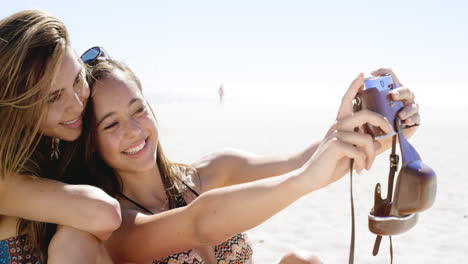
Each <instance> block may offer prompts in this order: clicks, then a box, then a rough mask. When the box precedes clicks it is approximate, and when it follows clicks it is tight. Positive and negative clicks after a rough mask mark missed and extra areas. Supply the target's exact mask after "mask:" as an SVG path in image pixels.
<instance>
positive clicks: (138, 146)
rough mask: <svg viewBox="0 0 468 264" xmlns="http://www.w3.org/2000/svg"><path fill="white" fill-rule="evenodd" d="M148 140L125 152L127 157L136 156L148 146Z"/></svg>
mask: <svg viewBox="0 0 468 264" xmlns="http://www.w3.org/2000/svg"><path fill="white" fill-rule="evenodd" d="M147 140H148V138H146V139H145V140H143V142H141V143H140V144H138V145H137V146H135V147H132V148H129V149H127V150H125V151H123V153H124V154H126V155H135V154H137V153H139V152H140V151H141V150H142V149H143V148H144V147H145V146H146V143H147Z"/></svg>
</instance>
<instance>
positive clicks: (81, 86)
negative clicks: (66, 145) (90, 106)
mask: <svg viewBox="0 0 468 264" xmlns="http://www.w3.org/2000/svg"><path fill="white" fill-rule="evenodd" d="M88 97H89V86H88V83H87V82H86V80H85V69H84V66H83V64H82V63H81V62H80V59H79V58H78V56H76V54H75V53H74V52H73V50H72V49H71V48H70V47H66V48H65V50H64V54H63V58H62V61H61V62H60V66H59V71H58V72H57V76H56V77H55V79H54V80H53V83H52V87H51V89H50V91H49V92H48V98H47V103H48V107H47V114H46V116H45V118H44V119H43V120H42V122H41V124H40V131H41V133H43V134H44V135H46V136H49V137H55V138H59V139H63V140H66V141H74V140H76V139H78V137H79V136H80V135H81V131H82V114H83V111H84V107H85V105H86V101H87V100H88Z"/></svg>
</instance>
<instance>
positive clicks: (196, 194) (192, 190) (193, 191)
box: [181, 180, 200, 196]
mask: <svg viewBox="0 0 468 264" xmlns="http://www.w3.org/2000/svg"><path fill="white" fill-rule="evenodd" d="M181 182H182V184H184V185H185V187H187V188H188V189H189V191H191V192H192V193H193V194H195V196H200V195H199V194H198V193H197V191H195V190H194V189H192V187H190V186H188V184H186V183H185V182H184V181H182V180H181Z"/></svg>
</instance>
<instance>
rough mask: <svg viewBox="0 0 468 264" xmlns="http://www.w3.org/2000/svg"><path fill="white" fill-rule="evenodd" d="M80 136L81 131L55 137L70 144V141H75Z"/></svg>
mask: <svg viewBox="0 0 468 264" xmlns="http://www.w3.org/2000/svg"><path fill="white" fill-rule="evenodd" d="M80 136H81V129H80V131H77V132H73V133H66V134H61V135H56V136H55V137H56V138H59V139H60V140H63V141H69V142H72V141H75V140H77V139H78V138H79V137H80Z"/></svg>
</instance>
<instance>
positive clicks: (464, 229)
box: [156, 105, 468, 263]
mask: <svg viewBox="0 0 468 264" xmlns="http://www.w3.org/2000/svg"><path fill="white" fill-rule="evenodd" d="M156 111H157V115H158V120H159V122H160V126H161V131H160V133H161V140H162V144H163V147H164V148H165V150H166V152H167V154H168V155H169V157H170V158H171V159H173V160H175V161H181V162H186V163H190V162H193V161H195V160H196V159H198V158H200V157H201V156H202V155H204V154H207V153H210V152H213V151H215V150H219V149H223V148H236V149H241V150H245V151H248V152H252V153H255V154H260V155H277V154H287V153H292V152H295V151H299V150H301V149H303V148H305V147H306V146H308V145H309V144H311V143H312V142H314V141H315V140H317V139H320V138H321V137H322V136H323V134H324V132H325V130H326V129H327V128H328V126H329V125H330V124H331V121H332V120H333V118H334V116H335V109H334V108H330V110H323V109H322V110H318V109H313V108H310V107H309V108H307V107H301V106H294V107H292V106H271V105H270V106H229V105H228V106H224V107H222V106H219V105H211V106H210V105H205V106H201V105H162V106H157V107H156ZM467 115H468V107H464V108H450V109H447V108H442V107H440V108H432V109H426V111H424V110H422V118H423V125H422V126H421V127H420V129H419V131H418V133H417V134H416V135H415V136H414V137H413V138H412V139H411V140H410V142H411V143H412V144H413V145H414V146H415V147H416V149H417V150H418V151H419V154H420V155H421V157H422V159H423V160H424V162H425V163H427V164H429V165H430V166H431V167H432V168H433V169H434V170H435V171H436V173H437V175H438V192H437V198H436V202H435V204H434V206H433V207H432V208H431V209H429V210H428V211H426V212H423V213H421V214H420V215H419V222H418V224H417V225H416V226H415V227H414V228H413V229H412V230H410V231H409V232H407V233H405V234H402V235H399V236H394V237H393V242H394V243H393V246H394V261H395V263H468V205H467V203H468V191H467V189H468V175H467V173H466V170H465V171H463V168H464V167H465V166H468V150H467V149H468V140H467V139H466V135H467V133H468V117H467ZM387 174H388V154H387V153H385V154H383V155H381V156H380V157H379V158H378V159H377V160H376V162H375V164H374V166H373V168H372V169H371V171H370V172H363V173H362V174H361V175H356V177H355V179H354V190H355V192H354V197H355V211H356V232H357V235H356V253H355V254H356V257H355V262H356V263H390V259H389V249H388V239H387V238H384V239H383V240H382V244H381V248H380V253H379V255H378V256H376V257H373V256H372V254H371V251H372V247H373V243H374V240H375V236H374V235H372V234H371V233H370V232H369V231H368V229H367V214H368V212H369V210H370V208H371V207H372V203H373V201H372V199H373V198H372V197H373V189H374V186H375V184H376V183H377V182H386V178H387ZM383 187H384V189H386V186H385V185H384V186H383ZM272 202H275V201H272ZM248 233H249V235H250V239H251V241H252V242H253V245H254V260H255V262H256V263H277V262H278V260H279V259H280V258H281V256H283V255H284V254H285V253H287V252H288V251H291V250H297V249H300V250H307V251H310V252H315V253H316V254H318V255H319V256H321V257H322V259H323V260H324V261H325V263H347V259H348V252H349V245H350V234H351V217H350V205H349V176H345V177H344V178H343V179H342V180H340V181H338V182H336V183H334V184H332V185H331V186H329V187H327V188H325V189H322V190H320V191H317V192H315V193H312V194H310V195H308V196H306V197H304V198H302V199H301V200H299V201H297V202H296V203H295V204H293V205H292V206H290V207H289V208H287V209H286V210H284V211H282V212H281V213H279V214H278V215H276V216H274V217H272V218H271V219H269V220H268V221H266V222H265V223H263V224H262V225H260V226H258V227H257V228H255V229H253V230H250V231H249V232H248Z"/></svg>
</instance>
